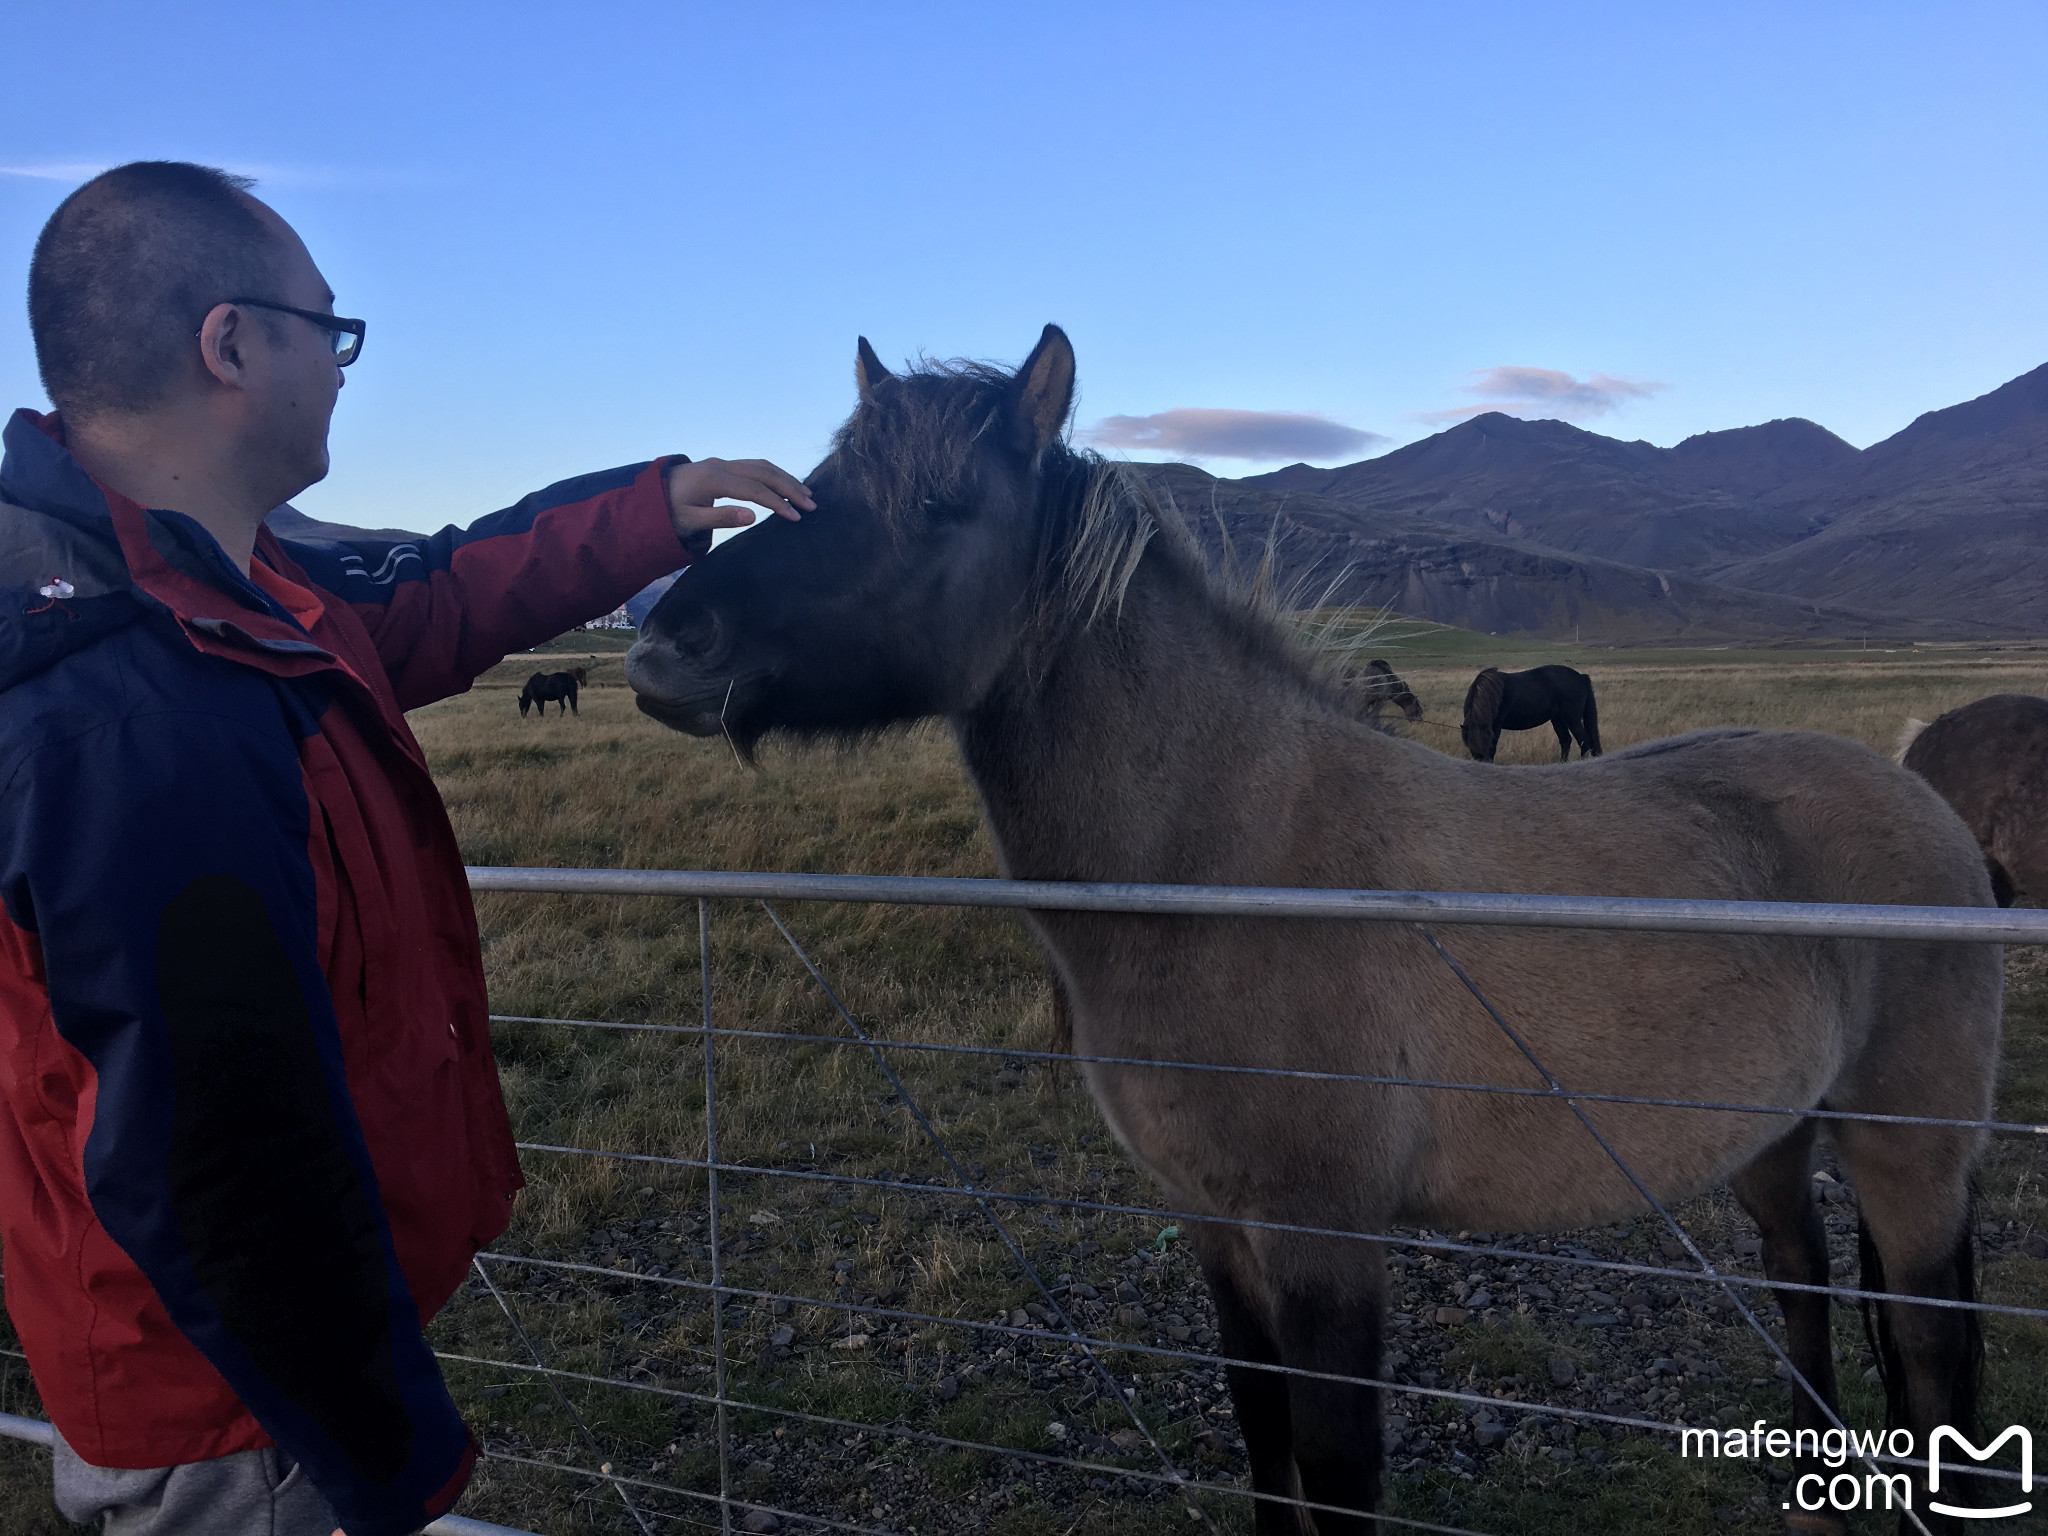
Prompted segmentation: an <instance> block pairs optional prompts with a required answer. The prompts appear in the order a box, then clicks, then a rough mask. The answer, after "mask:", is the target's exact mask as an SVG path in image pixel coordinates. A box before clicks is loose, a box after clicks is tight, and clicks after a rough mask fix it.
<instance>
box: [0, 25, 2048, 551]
mask: <svg viewBox="0 0 2048 1536" xmlns="http://www.w3.org/2000/svg"><path fill="white" fill-rule="evenodd" d="M7 33H8V37H7V49H8V58H9V69H8V75H9V84H8V89H7V91H6V92H5V93H4V95H0V167H7V168H9V169H8V170H7V171H6V172H5V173H4V174H0V267H4V268H5V269H6V270H8V271H11V272H13V273H15V274H16V276H15V278H14V279H13V281H14V283H15V284H16V286H15V288H14V292H15V293H16V294H17V295H19V294H20V293H21V291H22V290H21V287H20V286H19V284H20V283H21V281H22V278H23V276H24V275H25V272H26V268H27V262H28V254H29V249H30V246H31V244H32V242H33V240H34V238H35V233H36V230H37V229H38V228H39V227H40V225H41V223H42V221H43V220H44V219H45V218H46V217H47V216H48V214H49V211H50V210H51V208H52V207H54V205H55V204H56V202H57V201H58V200H59V199H60V198H61V197H62V196H63V194H64V193H65V192H66V191H67V190H68V189H69V185H70V184H71V180H72V179H75V177H76V176H77V175H78V174H81V172H79V171H78V170H76V169H74V168H78V167H85V168H92V167H97V166H101V165H106V164H112V163H117V162H118V161H121V160H125V159H134V158H141V157H175V158H189V159H198V160H203V161H208V162H211V163H216V164H224V165H229V166H232V167H235V168H238V169H244V170H248V171H251V172H253V173H254V174H256V175H257V176H258V177H259V178H261V181H262V186H261V187H260V188H259V194H260V195H262V196H264V197H266V198H267V199H268V200H269V201H270V202H271V203H272V204H273V205H274V206H275V207H277V208H278V209H279V211H280V212H282V213H283V214H284V215H285V217H286V218H288V219H289V220H291V221H292V222H293V223H294V224H295V225H296V226H297V227H298V229H299V230H300V232H301V233H302V234H304V235H305V237H306V239H307V241H308V243H309V245H310V246H311V247H312V249H313V252H314V255H315V256H316V257H317V258H318V259H319V260H320V262H321V264H322V266H323V267H324V269H325V271H326V273H327V275H328V277H329V279H330V281H332V282H333V284H334V286H335V289H336V290H337V292H338V294H339V295H340V297H339V300H338V303H337V309H338V311H339V312H340V313H342V314H348V315H360V316H363V317H365V318H366V319H367V320H368V321H369V339H368V344H367V346H366V348H365V352H364V356H363V359H362V361H361V362H359V363H358V364H357V365H356V366H355V367H354V368H352V369H351V370H350V379H349V388H348V389H347V390H346V391H345V392H344V394H343V397H342V401H341V407H340V411H339V413H338V415H337V418H336V427H335V434H334V448H335V469H334V473H333V474H332V475H331V476H330V478H329V479H328V481H327V482H326V483H324V484H323V485H321V486H318V487H316V488H314V489H313V490H312V491H310V492H308V493H307V494H306V495H305V496H304V497H302V498H301V499H300V503H299V504H300V505H301V506H302V507H303V508H304V509H305V510H307V511H309V512H312V513H314V514H315V515H319V516H325V517H330V518H334V519H337V520H342V521H350V522H357V523H364V524H396V525H399V526H418V527H431V526H437V525H439V524H440V523H442V522H444V521H449V520H455V521H465V520H467V519H468V518H469V517H470V516H472V515H474V514H476V513H478V512H482V511H486V510H489V509H490V508H492V507H495V506H498V505H501V504H503V503H505V502H507V501H509V500H511V499H513V498H514V497H516V496H517V495H519V494H521V493H523V492H524V491H525V490H527V489H530V488H532V487H534V486H536V485H539V484H543V483H546V482H548V481H550V480H554V479H558V478H561V477H563V476H565V475H568V474H572V473H576V472H579V471H581V470H584V469H588V468H595V467H599V466H602V465H606V464H613V463H621V462H626V461H630V460H635V459H640V458H645V457H648V456H651V455H652V454H655V453H657V452H664V451H672V450H680V451H683V452H687V453H692V454H698V455H703V454H722V455H726V456H743V455H750V454H761V455H766V456H770V457H774V458H777V459H779V460H781V461H782V462H783V463H785V464H786V465H787V466H788V467H790V468H791V469H794V470H796V471H798V472H799V473H801V472H802V471H804V470H806V469H808V468H809V467H810V466H811V464H812V463H813V462H815V461H816V459H817V458H818V456H819V455H820V453H821V452H822V450H823V448H824V446H825V444H826V442H827V440H828V438H829V436H830V434H831V432H832V429H833V428H834V426H835V425H836V424H837V423H838V421H839V420H840V418H841V417H842V416H843V415H844V414H845V412H846V411H847V410H848V408H849V407H850V405H851V397H852V362H853V346H854V338H855V336H856V335H859V334H866V335H867V336H868V337H870V338H871V339H872V340H873V342H874V343H875V345H876V347H877V349H878V350H879V351H880V352H881V354H882V355H883V357H884V358H887V359H891V360H894V359H897V358H901V357H904V356H906V355H911V354H915V353H918V352H926V353H929V354H932V355H937V356H954V355H969V356H982V357H994V358H1000V359H1009V360H1014V359H1016V358H1018V357H1020V356H1021V355H1022V354H1023V352H1024V351H1025V350H1026V349H1027V348H1028V347H1029V345H1030V343H1031V342H1032V340H1033V339H1034V338H1035V337H1036V335H1037V332H1038V329H1039V327H1040V326H1041V325H1042V324H1044V322H1046V321H1047V320H1056V321H1058V322H1059V323H1060V324H1062V325H1064V326H1065V327H1066V328H1067V329H1068V331H1069V333H1070V334H1071V335H1072V337H1073V339H1074V342H1075V346H1076V349H1077V351H1078V354H1079V358H1080V365H1081V384H1082V399H1081V408H1080V413H1079V422H1080V424H1081V426H1082V427H1083V428H1090V427H1093V426H1095V425H1096V424H1098V423H1101V422H1103V421H1105V420H1107V419H1109V418H1118V417H1121V418H1134V419H1137V420H1138V421H1139V422H1140V426H1139V428H1137V429H1131V428H1125V429H1123V430H1122V431H1121V432H1119V431H1118V430H1117V429H1115V428H1114V427H1112V428H1111V429H1110V430H1109V432H1108V436H1109V437H1110V438H1111V439H1112V440H1122V441H1153V442H1155V443H1165V444H1166V445H1167V446H1169V447H1170V446H1171V444H1172V443H1173V442H1183V443H1186V442H1192V443H1194V444H1195V445H1196V446H1198V447H1199V446H1202V445H1205V444H1215V443H1223V444H1225V445H1226V446H1227V445H1230V444H1237V445H1240V446H1242V445H1244V444H1245V443H1246V442H1247V432H1249V433H1250V438H1251V441H1250V446H1251V447H1252V448H1254V449H1257V448H1259V447H1260V445H1261V443H1262V442H1264V441H1268V440H1283V441H1284V440H1288V439H1287V434H1286V433H1285V432H1281V433H1280V437H1279V439H1272V438H1271V436H1270V434H1269V435H1268V438H1260V437H1259V432H1260V431H1262V430H1264V429H1265V427H1264V426H1262V423H1263V417H1259V418H1252V419H1251V420H1250V421H1249V425H1247V422H1246V420H1245V419H1244V418H1238V417H1228V418H1218V417H1208V418H1199V419H1198V418H1192V417H1188V416H1175V417H1166V418H1164V422H1163V424H1162V423H1159V422H1153V423H1152V424H1150V425H1146V424H1145V423H1146V420H1147V419H1148V418H1155V417H1159V416H1160V415H1161V413H1166V412H1190V411H1207V412H1256V413H1285V414H1293V415H1308V416H1314V417H1321V418H1324V419H1326V420H1328V421H1334V422H1337V423H1340V424H1342V425H1344V426H1347V427H1350V428H1352V429H1354V430H1355V431H1356V432H1358V433H1370V434H1375V435H1377V437H1379V438H1383V439H1385V440H1387V441H1390V442H1402V441H1408V440H1410V439H1413V438H1415V437H1417V436H1420V435H1422V434H1424V433H1426V432H1429V431H1433V430H1436V429H1437V428H1438V427H1439V426H1440V425H1441V424H1442V423H1443V422H1444V421H1445V420H1449V419H1453V418H1452V417H1451V416H1449V415H1448V414H1447V413H1452V412H1457V411H1459V410H1461V409H1469V408H1472V407H1475V406H1486V405H1490V404H1502V403H1507V404H1515V403H1516V402H1518V401H1519V402H1522V403H1521V405H1520V406H1519V407H1518V408H1521V409H1523V410H1525V411H1527V412H1529V413H1532V414H1548V413H1555V412H1556V411H1558V410H1563V411H1567V412H1572V413H1575V414H1576V416H1577V419H1579V420H1580V421H1581V423H1582V424H1583V425H1585V426H1588V427H1590V428H1592V429H1594V430H1597V431H1602V432H1608V433H1612V434H1614V435H1617V436H1622V437H1643V438H1647V439H1649V440H1650V441H1652V442H1658V443H1672V442H1676V441H1677V440H1678V439H1680V438H1682V437H1685V436H1687V435H1689V434H1691V433H1693V432H1698V431H1706V430H1711V429H1715V428H1721V427H1731V426H1740V425H1745V424H1748V423H1751V422H1756V421H1762V420H1767V419H1769V418H1771V417H1774V416H1785V415H1800V416H1807V417H1811V418H1812V419H1814V420H1817V421H1819V422H1821V423H1822V424H1824V425H1826V426H1828V427H1831V428H1833V429H1834V430H1835V431H1837V432H1840V433H1841V434H1842V435H1843V436H1845V437H1847V438H1848V439H1849V440H1850V441H1852V442H1855V443H1858V444H1867V443H1869V442H1871V441H1874V440H1875V439H1877V438H1880V437H1883V436H1885V435H1887V434H1889V433H1891V432H1894V431H1896V430H1897V429H1898V428H1900V427H1902V426H1904V425H1905V424H1906V423H1907V422H1908V421H1910V420H1911V419H1912V418H1913V417H1914V416H1916V415H1918V414H1919V413H1920V412H1922V411H1925V410H1930V409H1934V408H1937V407H1940V406H1944V405H1949V404H1952V403H1954V402H1956V401H1958V400H1961V399H1966V398H1969V397H1971V396H1974V395H1977V394H1981V393H1983V392H1984V391H1985V390H1988V389H1991V388H1993V387H1995V386H1996V385H1998V384H2000V383H2002V382H2004V381H2005V380H2006V379H2008V378H2011V377H2013V376H2014V375H2016V374H2019V373H2022V372H2025V371H2026V370H2028V369H2030V368H2033V367H2035V366H2037V365H2039V364H2040V363H2042V362H2043V361H2048V282H2044V281H2043V277H2044V273H2043V262H2042V256H2041V253H2042V252H2043V251H2044V250H2048V173H2044V170H2043V166H2044V164H2048V158H2044V150H2048V90H2044V89H2043V87H2042V81H2043V80H2044V79H2048V8H2044V7H2042V6H2040V5H2038V4H2012V5H1970V4H1943V5H1939V6H1935V5H1918V6H1911V7H1905V6H1886V5H1868V4H1865V5H1832V6H1823V5H1787V4H1772V5H1757V6H1743V5H1732V4H1714V5H1711V6H1709V5H1696V6H1677V5H1643V4H1640V3H1637V4H1630V5H1615V6H1571V5H1546V6H1528V5H1525V4H1515V5H1509V4H1495V3H1471V4H1466V5H1462V6H1459V7H1456V8H1451V7H1440V6H1421V5H1416V6H1400V7H1397V6H1380V5H1309V4H1304V5H1286V4H1272V3H1264V4H1257V5H1253V4H1240V5H1203V4H1188V3H1180V4H1173V5H1106V4H1100V3H1097V4H1090V5H1073V6H1066V5H1052V4H1033V5H1028V6H1023V5H1010V6H1002V5H973V6H960V5H928V6H927V5H908V4H883V3H877V4H862V5H853V4H834V5H824V4H816V5H813V4H770V3H757V4H749V5H744V6H741V5H731V6H691V5H648V6H634V5H604V4H589V5H578V6H573V7H570V6H560V5H550V6H541V5H532V6H523V5H516V4H494V5H488V6H486V5H475V6H467V5H435V4H421V3H417V0H415V3H410V4H406V5H402V6H401V5H375V4H350V5H346V6H338V5H337V6H321V5H313V4H299V5H294V6H291V7H279V6H268V5H266V6H257V5H253V4H249V5H225V4H219V5H210V4H204V3H185V4H180V5H177V6H174V7H173V6H163V5H149V6H144V5H132V6H121V5H100V4H92V3H76V0H74V3H71V4H67V5H65V6H62V7H56V6H41V7H23V8H21V9H19V10H16V11H12V12H10V15H9V19H8V24H7ZM24 173H26V174H24ZM1506 370H1528V371H1527V372H1509V371H1506ZM0 379H4V383H5V385H6V395H7V403H9V404H35V405H41V404H42V403H43V400H42V395H41V390H40V387H39V386H38V384H37V381H36V376H35V369H34V361H33V355H32V352H31V350H30V346H29V338H28V332H27V322H26V318H25V315H24V313H23V309H22V306H21V304H20V301H19V298H18V297H17V299H16V301H15V302H14V303H13V304H12V305H10V306H9V307H8V308H7V310H6V311H5V312H4V314H0ZM1475 391H1476V392H1475ZM1489 391H1490V392H1489ZM1219 421H1221V423H1222V425H1223V427H1225V428H1229V427H1231V426H1232V424H1233V423H1234V424H1235V427H1236V429H1237V430H1236V431H1235V435H1232V434H1231V433H1230V432H1228V431H1226V432H1224V433H1223V435H1221V436H1218V435H1216V431H1215V429H1216V427H1217V423H1218V422H1219ZM1191 423H1192V424H1191ZM1205 423H1206V425H1205ZM1176 424H1178V425H1176ZM1265 425H1270V424H1265ZM1282 425H1283V426H1284V423H1283V424H1282ZM1183 429H1184V430H1183ZM1177 433H1178V434H1179V435H1178V436H1176V434H1177ZM1148 434H1149V435H1148ZM1204 434H1207V435H1204ZM1314 441H1316V442H1317V443H1318V444H1319V445H1320V446H1321V447H1322V448H1323V450H1324V451H1322V452H1321V453H1320V455H1319V456H1318V461H1319V462H1342V461H1343V460H1345V459H1348V458H1355V457H1360V456H1363V454H1364V453H1366V452H1370V451H1377V448H1376V447H1372V446H1369V445H1367V446H1356V445H1364V444H1367V443H1368V440H1367V439H1364V438H1362V437H1351V438H1347V437H1344V436H1343V435H1342V434H1336V435H1335V436H1332V435H1331V434H1329V433H1327V432H1326V433H1324V434H1323V436H1322V437H1321V438H1317V439H1314ZM1157 451H1159V450H1155V453H1156V452H1157ZM1141 456H1143V455H1142V453H1141ZM1207 462H1208V463H1209V467H1211V468H1213V469H1216V470H1218V471H1219V472H1222V473H1248V472H1253V471H1256V470H1258V469H1262V468H1269V467H1272V466H1271V465H1270V464H1267V463H1259V462H1252V461H1245V460H1233V459H1226V458H1211V459H1209V460H1207Z"/></svg>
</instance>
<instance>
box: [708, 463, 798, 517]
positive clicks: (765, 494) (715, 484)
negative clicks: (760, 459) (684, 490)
mask: <svg viewBox="0 0 2048 1536" xmlns="http://www.w3.org/2000/svg"><path fill="white" fill-rule="evenodd" d="M771 467H772V466H771ZM737 470H738V466H736V465H729V464H726V465H720V466H718V468H717V469H715V470H712V471H710V472H708V473H707V474H706V475H705V476H704V479H703V482H702V484H701V485H692V486H691V487H690V489H691V490H692V491H693V492H695V493H696V494H694V495H692V496H691V498H690V500H691V501H692V502H693V503H695V504H696V505H698V506H708V505H709V504H710V503H712V502H714V501H716V500H718V499H719V498H720V497H721V496H726V497H730V498H731V499H732V500H734V501H751V502H752V503H753V504H754V505H755V506H757V507H766V508H767V509H768V510H769V511H770V512H774V513H777V514H778V515H780V516H782V517H786V518H788V519H789V520H790V521H791V522H801V521H802V520H803V513H801V512H799V511H798V510H797V508H796V505H795V504H794V502H793V501H792V499H791V497H790V496H788V495H785V494H784V493H783V492H782V491H781V490H779V489H777V488H776V487H775V486H774V485H772V484H770V483H768V482H767V481H765V480H759V479H755V478H754V477H752V476H750V475H743V474H740V473H738V472H737ZM792 490H794V491H795V492H796V493H798V494H802V495H803V505H804V506H805V507H815V506H816V505H817V503H816V502H814V501H812V500H811V498H810V496H809V495H808V494H805V493H804V489H803V487H802V486H800V485H795V486H792Z"/></svg>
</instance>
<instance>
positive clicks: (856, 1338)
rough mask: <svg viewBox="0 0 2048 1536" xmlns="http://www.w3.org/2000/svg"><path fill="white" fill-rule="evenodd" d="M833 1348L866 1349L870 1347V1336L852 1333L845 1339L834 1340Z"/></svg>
mask: <svg viewBox="0 0 2048 1536" xmlns="http://www.w3.org/2000/svg"><path fill="white" fill-rule="evenodd" d="M832 1347H833V1348H834V1349H866V1348H867V1347H868V1336H867V1335H866V1334H864V1333H850V1334H848V1335H847V1336H846V1337H845V1338H843V1339H834V1340H833V1341H832Z"/></svg>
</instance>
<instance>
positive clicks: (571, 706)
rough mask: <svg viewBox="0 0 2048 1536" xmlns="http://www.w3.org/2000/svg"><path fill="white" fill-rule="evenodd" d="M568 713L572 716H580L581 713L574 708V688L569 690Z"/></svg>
mask: <svg viewBox="0 0 2048 1536" xmlns="http://www.w3.org/2000/svg"><path fill="white" fill-rule="evenodd" d="M569 713H570V714H572V715H580V714H582V713H583V711H582V710H580V709H578V708H577V707H576V690H575V689H574V688H571V689H570V690H569Z"/></svg>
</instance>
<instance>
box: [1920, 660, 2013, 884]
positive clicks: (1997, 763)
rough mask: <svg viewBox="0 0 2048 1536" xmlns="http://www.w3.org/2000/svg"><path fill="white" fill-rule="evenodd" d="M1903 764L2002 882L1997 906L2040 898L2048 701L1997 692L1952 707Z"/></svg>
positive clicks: (1922, 736)
mask: <svg viewBox="0 0 2048 1536" xmlns="http://www.w3.org/2000/svg"><path fill="white" fill-rule="evenodd" d="M1903 761H1904V763H1905V766H1906V767H1907V768H1909V769H1911V770H1912V771H1913V772H1914V773H1916V774H1918V775H1920V777H1922V778H1923V779H1925V780H1926V781H1927V783H1928V784H1929V785H1931V786H1932V787H1933V789H1934V791H1935V792H1936V793H1937V794H1939V795H1940V796H1941V798H1942V799H1943V800H1945V801H1947V802H1948V804H1949V805H1951V806H1952V807H1954V809H1955V812H1956V814H1957V815H1958V816H1960V817H1961V818H1962V820H1963V823H1964V825H1966V826H1967V827H1968V828H1969V829H1970V832H1971V834H1972V835H1973V836H1974V837H1975V838H1976V840H1977V843H1978V846H1979V848H1980V849H1981V850H1982V852H1983V856H1984V857H1985V859H1986V860H1988V861H1989V862H1990V863H1991V865H1992V866H1993V870H1992V876H1991V878H1992V880H1993V882H1994V884H1998V883H1999V882H2000V881H2003V882H2004V883H2003V887H2002V888H2001V889H2000V890H1999V893H1998V894H1999V899H2000V901H2001V902H2009V901H2010V900H2012V899H2013V897H2014V896H2016V895H2027V896H2031V897H2033V898H2034V899H2036V900H2039V899H2041V898H2042V897H2044V896H2048V699H2038V698H2035V697H2033V696H2032V695H2029V694H2023V693H2001V694H1993V695H1992V696H1991V697H1989V698H1984V699H1978V700H1977V701H1976V702H1975V703H1972V704H1965V705H1963V706H1962V707H1961V708H1959V709H1952V710H1950V711H1949V712H1948V713H1947V714H1945V715H1943V716H1941V717H1940V718H1939V719H1937V720H1936V721H1934V723H1933V724H1931V725H1929V726H1927V727H1926V728H1925V729H1924V730H1922V731H1921V732H1920V733H1919V734H1918V735H1917V736H1915V737H1914V739H1913V741H1912V743H1911V744H1910V745H1909V746H1908V747H1907V749H1906V752H1905V754H1904V757H1903Z"/></svg>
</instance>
